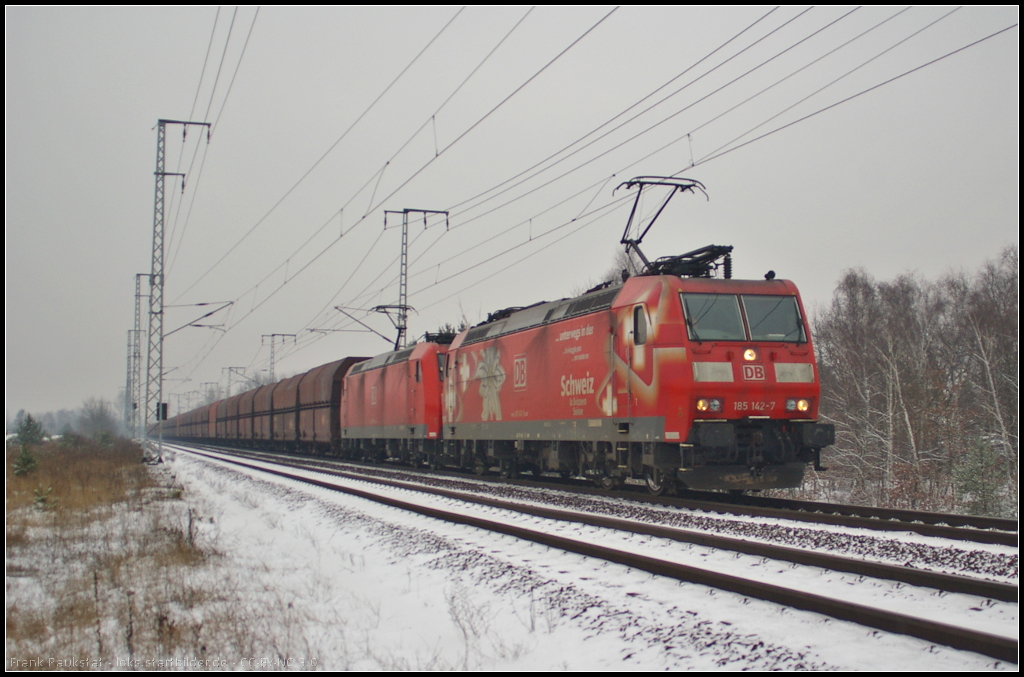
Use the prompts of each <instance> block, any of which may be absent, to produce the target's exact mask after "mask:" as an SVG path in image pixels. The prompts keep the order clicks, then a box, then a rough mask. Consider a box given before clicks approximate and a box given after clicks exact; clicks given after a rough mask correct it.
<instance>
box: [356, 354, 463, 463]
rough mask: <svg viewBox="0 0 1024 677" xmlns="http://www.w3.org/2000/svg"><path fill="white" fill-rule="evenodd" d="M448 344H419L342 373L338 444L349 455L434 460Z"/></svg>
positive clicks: (369, 458) (404, 460)
mask: <svg viewBox="0 0 1024 677" xmlns="http://www.w3.org/2000/svg"><path fill="white" fill-rule="evenodd" d="M446 350H447V348H446V346H445V345H443V344H441V343H437V342H433V341H430V342H426V343H418V344H416V345H415V346H413V347H411V348H404V349H402V350H397V351H394V352H390V353H385V354H383V355H378V356H377V357H374V358H371V359H369V360H366V361H365V362H360V363H359V364H356V365H355V366H353V367H352V368H351V369H350V370H349V372H348V375H347V376H346V377H345V388H344V392H343V394H342V396H341V449H342V452H343V453H344V454H346V455H348V456H350V457H357V458H363V459H366V460H383V459H385V458H388V459H393V460H398V461H402V462H411V463H428V462H432V461H433V460H434V459H435V458H436V456H437V443H438V440H439V439H440V437H441V379H442V371H441V366H442V364H443V362H444V356H445V351H446Z"/></svg>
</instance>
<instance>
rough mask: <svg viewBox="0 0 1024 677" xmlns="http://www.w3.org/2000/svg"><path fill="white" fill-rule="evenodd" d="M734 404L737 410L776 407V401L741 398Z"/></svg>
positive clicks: (760, 409)
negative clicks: (752, 400)
mask: <svg viewBox="0 0 1024 677" xmlns="http://www.w3.org/2000/svg"><path fill="white" fill-rule="evenodd" d="M734 406H735V409H736V411H771V410H772V409H774V408H775V403H774V402H757V401H754V402H751V401H748V400H740V401H737V402H736V403H735V405H734Z"/></svg>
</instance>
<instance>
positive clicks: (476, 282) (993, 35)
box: [412, 15, 1017, 308]
mask: <svg viewBox="0 0 1024 677" xmlns="http://www.w3.org/2000/svg"><path fill="white" fill-rule="evenodd" d="M945 16H948V15H945ZM945 16H943V17H942V18H945ZM890 18H891V17H890ZM939 20H941V18H940V19H939ZM934 23H935V22H932V23H931V24H928V26H925V28H928V27H929V26H931V25H933V24H934ZM1016 26H1017V24H1013V25H1011V26H1008V27H1006V28H1004V29H1002V30H1000V31H996V32H995V33H992V34H990V35H988V36H986V37H984V38H981V39H979V40H977V41H974V42H972V43H970V44H968V45H965V46H963V47H961V48H959V49H957V50H954V51H952V52H949V53H947V54H945V55H943V56H941V57H939V58H936V59H933V60H931V61H929V62H926V63H924V64H921V65H920V66H917V67H915V68H913V69H910V70H908V71H906V72H904V73H902V74H900V75H898V76H895V77H893V78H890V79H888V80H886V81H884V82H882V83H879V84H877V85H875V86H872V87H870V88H867V89H865V90H863V91H861V92H859V93H857V94H855V95H853V96H851V97H847V98H846V99H843V100H842V101H839V102H836V103H835V104H832V105H830V106H827V107H824V108H822V109H820V110H818V111H816V112H814V113H812V114H810V115H807V116H804V117H803V118H801V119H799V120H796V121H794V122H792V123H789V124H788V125H785V126H783V127H780V128H778V129H776V130H773V131H772V132H769V133H767V134H765V135H762V136H760V137H757V138H756V139H753V140H751V141H749V142H747V143H746V144H743V145H744V146H745V145H749V144H750V143H753V142H755V141H757V140H760V139H762V138H765V137H767V136H769V135H771V134H773V133H775V132H776V131H781V130H782V129H785V128H787V127H790V126H792V125H794V124H796V123H798V122H801V121H803V120H806V119H809V118H811V117H813V116H815V115H817V114H819V113H822V112H825V111H826V110H829V109H831V108H834V107H836V106H838V105H840V104H842V103H846V102H848V101H850V100H853V99H855V98H857V97H859V96H861V95H862V94H865V93H867V92H870V91H873V90H874V89H878V88H879V87H882V86H884V85H887V84H889V83H891V82H894V81H895V80H898V79H900V78H902V77H905V76H906V75H909V74H911V73H913V72H916V71H918V70H921V69H922V68H925V67H927V66H930V65H932V64H935V63H937V62H939V61H942V60H943V59H946V58H948V57H950V56H953V55H954V54H957V53H959V52H962V51H964V50H966V49H968V48H971V47H974V46H976V45H978V44H980V43H982V42H985V41H986V40H989V39H991V38H993V37H995V36H997V35H999V34H1001V33H1004V32H1006V31H1008V30H1011V29H1013V28H1015V27H1016ZM921 30H924V28H922V29H920V30H918V31H916V32H915V33H914V34H913V35H911V36H908V37H907V38H904V39H903V40H901V41H900V43H897V44H901V43H902V42H905V41H906V40H907V39H909V38H910V37H913V36H914V35H917V34H918V33H920V32H921ZM894 47H895V45H894ZM891 49H892V47H890V48H887V49H886V50H884V51H883V52H882V53H880V54H879V55H876V56H875V57H873V58H877V57H878V56H881V54H884V53H885V52H887V51H890V50H891ZM833 51H834V50H833ZM680 138H686V137H685V135H684V136H683V137H680ZM679 140H680V139H676V140H674V141H672V142H670V143H676V142H678V141H679ZM737 148H738V147H737ZM731 150H735V149H730V150H729V151H726V152H723V153H718V154H717V155H713V156H710V157H707V158H706V159H702V160H700V161H698V162H697V164H703V163H705V162H709V161H711V160H714V159H716V158H717V157H720V156H721V155H725V154H726V153H727V152H731ZM682 171H685V169H684V170H681V171H680V172H677V174H678V173H681V172H682ZM565 225H567V224H563V226H561V227H564V226H565ZM587 225H589V224H587ZM577 230H578V229H577ZM573 232H577V231H573ZM560 239H561V238H560ZM523 244H525V243H521V244H519V245H515V246H513V247H511V248H509V249H506V250H503V251H502V252H500V253H499V254H496V255H494V256H492V257H490V259H487V260H486V261H489V260H494V259H497V258H499V257H500V256H502V255H504V254H507V253H509V252H510V251H512V250H514V249H516V248H519V247H521V246H523ZM535 253H536V252H535ZM532 255H533V254H530V255H528V256H526V257H523V258H522V259H520V260H518V261H516V262H515V263H513V264H510V265H509V266H506V267H505V268H502V269H501V270H499V271H495V272H493V273H490V274H489V275H488V276H486V277H485V278H483V279H489V278H490V277H493V276H494V275H496V274H498V273H499V272H501V271H504V270H507V269H508V268H509V267H512V266H514V265H517V264H518V263H520V262H522V261H523V260H525V259H526V258H529V256H532ZM486 261H484V262H486ZM484 262H479V263H477V264H474V265H472V266H470V267H469V268H467V269H465V270H463V271H460V272H458V273H455V274H453V275H451V276H449V277H447V278H445V279H443V280H440V281H439V282H444V281H446V280H447V279H451V278H454V277H456V276H458V275H461V274H462V273H464V272H466V271H467V270H470V269H473V268H476V267H479V265H482V264H483V263H484ZM481 281H482V280H476V281H474V282H473V283H472V284H473V285H476V284H479V282H481ZM433 286H436V284H435V285H429V286H428V288H429V287H433ZM466 288H468V287H464V288H463V289H460V290H458V291H456V292H454V293H453V294H450V295H449V296H446V297H444V298H443V299H441V300H440V301H444V300H447V299H450V298H451V297H452V296H455V295H457V294H458V293H461V292H462V291H464V290H465V289H466ZM423 291H425V290H420V291H417V292H414V293H413V294H412V296H415V295H417V294H420V293H422V292H423ZM440 301H437V302H435V303H432V304H429V305H427V306H424V308H429V307H432V306H434V305H436V304H437V303H439V302H440Z"/></svg>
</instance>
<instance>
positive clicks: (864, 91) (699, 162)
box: [261, 24, 1016, 305]
mask: <svg viewBox="0 0 1024 677" xmlns="http://www.w3.org/2000/svg"><path fill="white" fill-rule="evenodd" d="M1014 27H1016V24H1014V25H1013V26H1010V27H1008V28H1007V29H1003V31H999V32H997V33H993V34H992V35H990V36H988V37H986V38H983V39H982V40H978V41H976V42H974V43H971V44H969V45H966V46H964V47H962V48H960V49H958V50H956V51H954V52H950V53H948V54H946V55H944V56H942V57H940V58H938V59H935V60H933V61H930V62H927V63H925V64H922V65H920V66H918V67H916V68H914V69H912V70H910V71H907V72H905V73H902V74H901V75H898V76H896V77H894V78H891V79H889V80H887V81H885V82H882V83H879V84H877V85H874V86H872V87H870V88H867V89H865V90H863V91H861V92H859V93H858V94H855V95H853V96H851V97H848V98H846V99H843V100H842V101H839V102H836V103H834V104H831V105H829V106H827V107H825V108H822V109H820V110H818V111H815V112H814V113H811V114H810V115H808V116H805V117H803V118H800V119H799V120H796V121H793V122H791V123H789V124H787V125H784V126H782V127H780V128H778V129H775V130H772V131H770V132H768V133H767V134H764V135H762V136H759V137H757V138H755V139H752V140H750V141H748V142H746V143H744V144H741V145H740V146H737V147H735V148H728V149H725V150H724V151H723V148H722V147H720V148H719V149H718V150H716V151H713V153H717V154H715V155H712V154H708V155H705V157H703V158H701V159H700V160H698V161H697V162H696V163H695V164H697V165H701V164H705V163H707V162H710V161H713V160H714V159H716V158H717V157H720V156H721V155H724V154H726V153H730V152H732V151H733V150H736V149H738V148H741V147H744V146H747V145H749V144H751V143H754V142H756V141H758V140H760V139H762V138H765V137H766V136H768V135H770V134H774V133H775V132H776V131H781V129H785V128H788V127H790V126H793V125H794V124H797V123H798V122H801V121H803V120H806V119H808V118H810V117H812V116H814V115H817V114H818V113H821V112H824V111H825V110H829V109H831V108H834V107H835V106H838V105H840V104H842V103H845V102H846V101H849V100H852V99H853V98H856V97H857V96H860V95H861V94H864V93H867V92H869V91H872V90H874V89H877V88H879V87H882V86H884V85H886V84H889V83H890V82H893V81H895V80H897V79H899V78H901V77H904V76H906V75H908V74H910V73H911V72H914V71H916V70H920V69H921V68H925V67H927V66H929V65H931V64H932V63H935V62H938V61H940V60H942V59H945V58H947V57H949V56H952V55H953V54H955V53H957V52H959V51H963V50H964V49H968V48H969V47H972V46H974V45H976V44H978V43H980V42H983V41H984V40H987V39H989V38H991V37H994V36H995V35H998V34H999V33H1001V32H1005V31H1006V30H1009V29H1012V28H1014ZM820 58H821V57H819V59H820ZM875 58H877V57H875ZM806 67H807V66H804V67H803V68H806ZM808 98H809V97H808ZM705 124H708V123H705ZM762 124H763V123H762ZM748 133H749V131H748ZM739 138H742V137H739ZM662 148H664V146H663V147H662ZM719 151H722V152H719ZM511 265H516V264H511ZM485 279H486V278H485ZM446 298H450V297H446ZM261 303H262V302H261ZM431 305H434V304H431Z"/></svg>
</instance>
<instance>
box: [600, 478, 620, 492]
mask: <svg viewBox="0 0 1024 677" xmlns="http://www.w3.org/2000/svg"><path fill="white" fill-rule="evenodd" d="M619 484H620V480H619V478H618V477H612V476H611V475H601V477H600V478H598V480H597V486H598V487H599V488H601V489H604V490H605V491H612V490H614V489H617V488H618V487H619Z"/></svg>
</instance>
